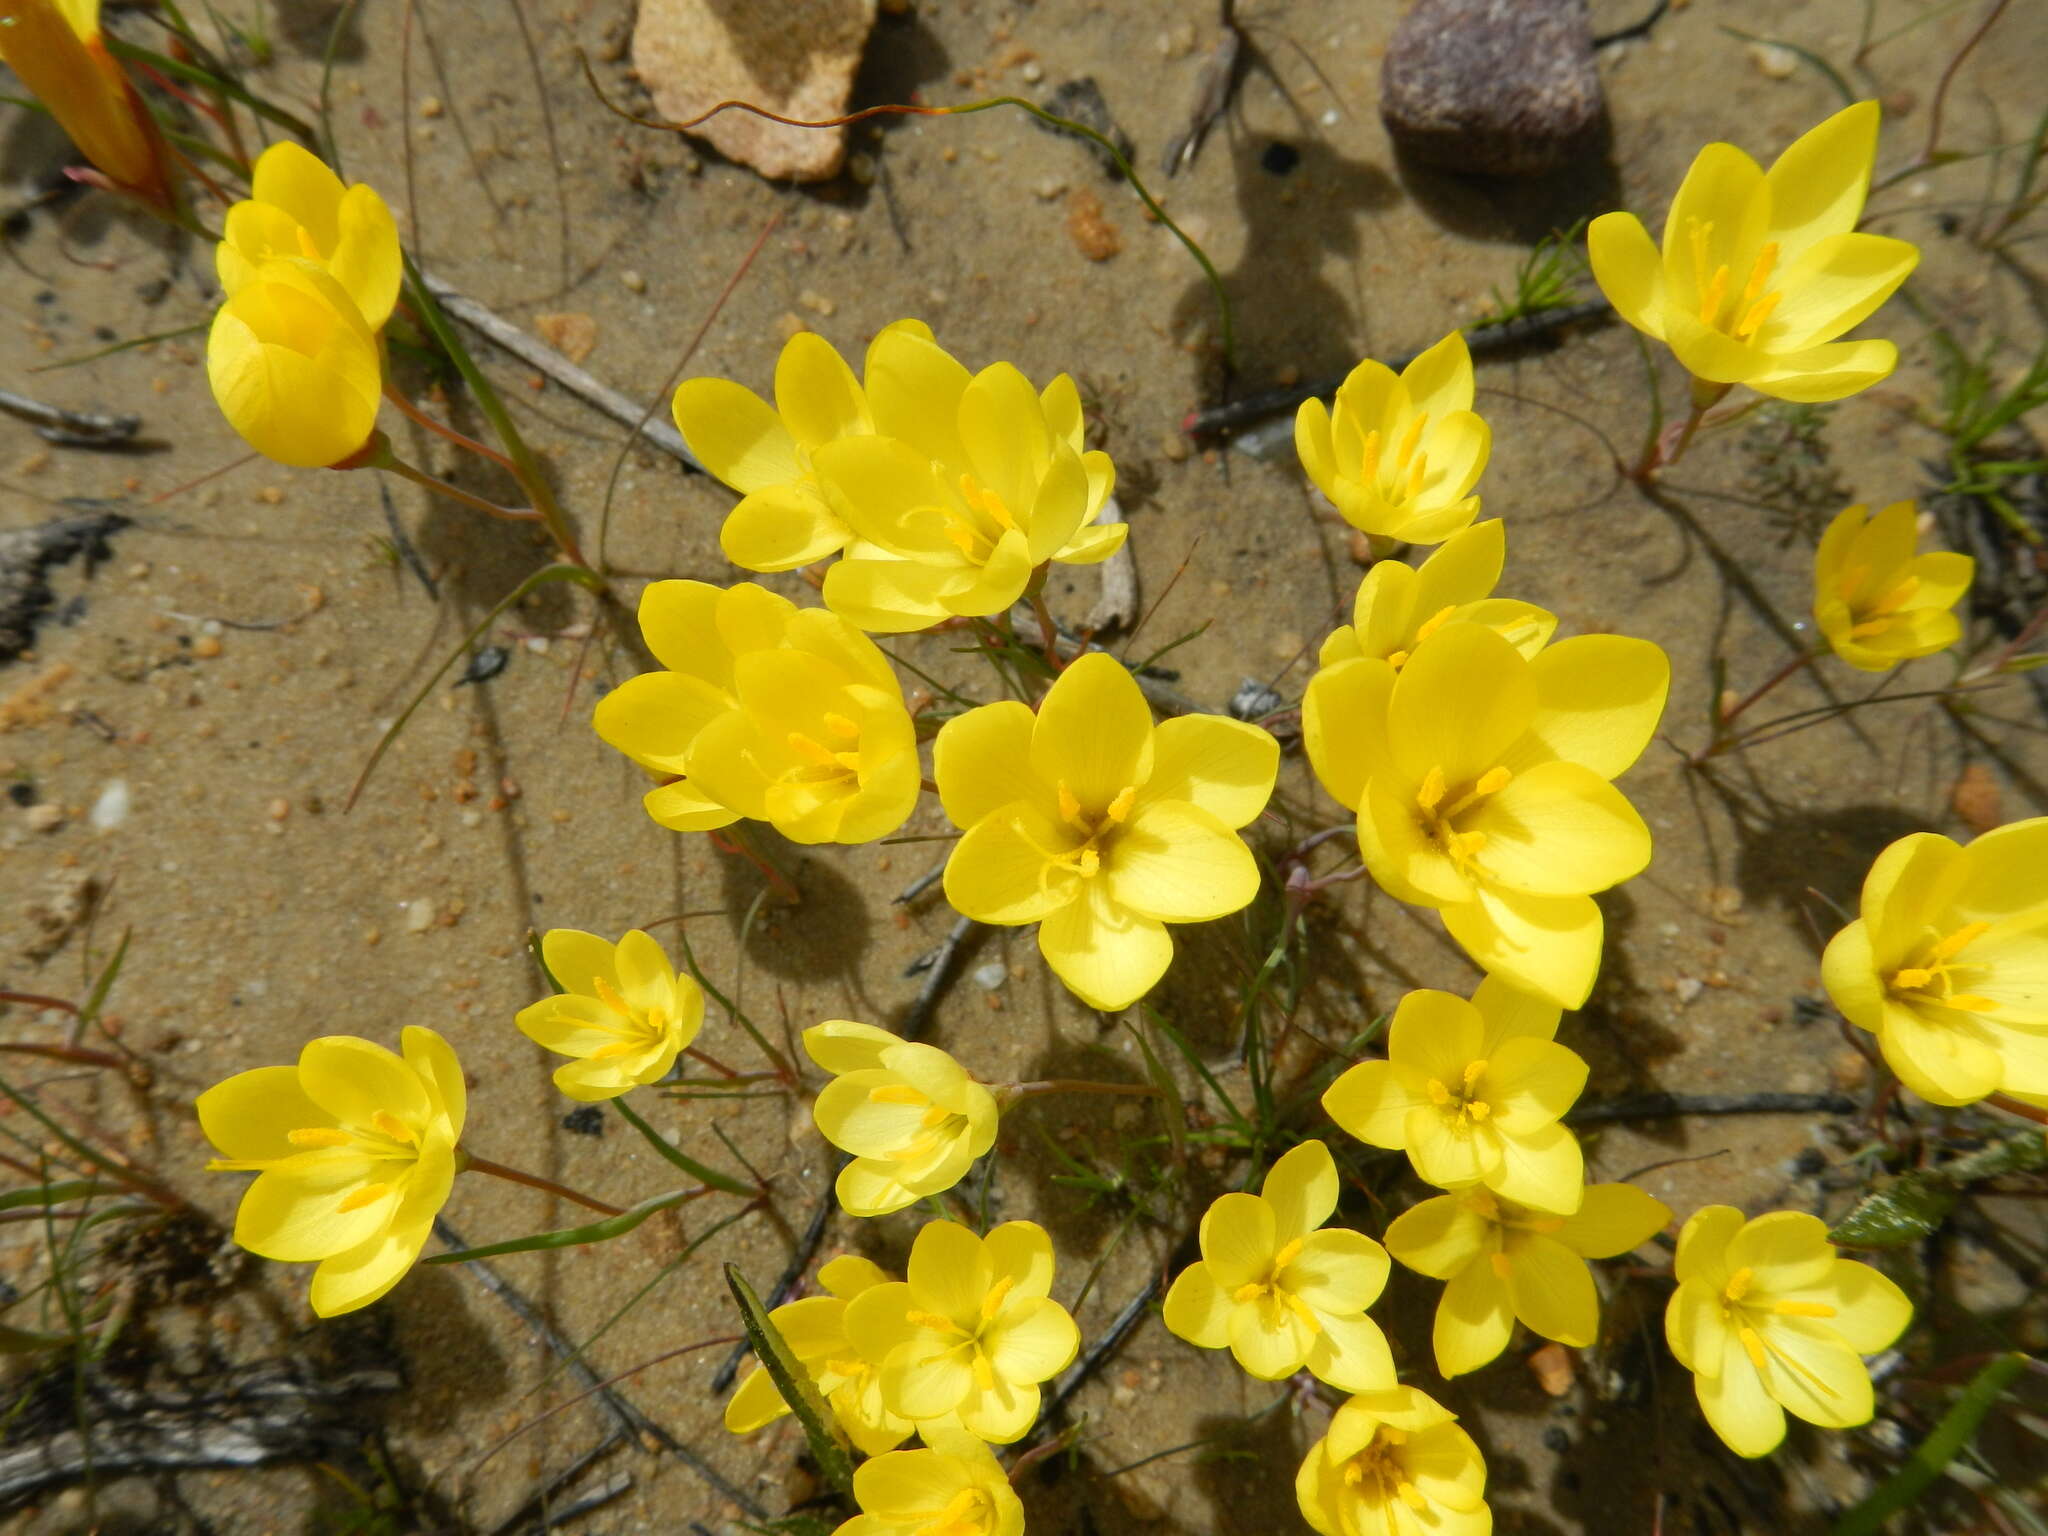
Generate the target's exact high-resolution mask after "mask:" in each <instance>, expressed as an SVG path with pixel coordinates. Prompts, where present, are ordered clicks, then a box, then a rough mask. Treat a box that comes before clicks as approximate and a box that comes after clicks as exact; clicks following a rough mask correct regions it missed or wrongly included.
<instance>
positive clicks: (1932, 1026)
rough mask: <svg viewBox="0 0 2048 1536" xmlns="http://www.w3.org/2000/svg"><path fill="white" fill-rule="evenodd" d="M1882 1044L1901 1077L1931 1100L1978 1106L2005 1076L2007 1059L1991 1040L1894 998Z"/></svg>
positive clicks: (1880, 1037)
mask: <svg viewBox="0 0 2048 1536" xmlns="http://www.w3.org/2000/svg"><path fill="white" fill-rule="evenodd" d="M1878 1046H1879V1048H1880V1049H1881V1050H1882V1051H1883V1052H1884V1059H1885V1065H1886V1066H1888V1067H1890V1068H1891V1069H1892V1071H1893V1072H1895V1073H1897V1074H1898V1077H1899V1081H1901V1082H1902V1083H1904V1084H1905V1085H1906V1086H1907V1087H1908V1088H1910V1089H1912V1090H1913V1091H1914V1092H1915V1093H1917V1094H1919V1095H1920V1097H1921V1098H1923V1099H1926V1100H1927V1101H1928V1102H1929V1103H1932V1104H1946V1105H1962V1104H1974V1103H1976V1102H1977V1101H1978V1100H1979V1099H1981V1098H1983V1097H1984V1096H1985V1095H1986V1094H1989V1093H1995V1092H1997V1090H1998V1087H1999V1085H2000V1084H2001V1083H2002V1082H2003V1081H2004V1079H2005V1062H2004V1060H2003V1059H2002V1058H2001V1057H2000V1055H1999V1053H1998V1051H1997V1050H1996V1049H1994V1048H1993V1047H1992V1045H1991V1044H1990V1043H1989V1042H1988V1041H1986V1040H1982V1039H1979V1038H1977V1037H1976V1036H1975V1035H1974V1034H1971V1033H1969V1032H1967V1031H1966V1030H1965V1029H1964V1028H1961V1027H1958V1026H1954V1025H1949V1024H1945V1023H1939V1024H1938V1023H1934V1022H1932V1021H1930V1020H1929V1019H1927V1018H1925V1017H1923V1016H1922V1015H1921V1013H1920V1012H1919V1011H1918V1010H1917V1009H1914V1008H1911V1007H1906V1006H1903V1005H1901V1004H1899V1003H1896V1002H1889V1001H1888V1002H1887V1003H1886V1005H1885V1010H1884V1020H1883V1023H1882V1024H1881V1025H1880V1026H1879V1032H1878Z"/></svg>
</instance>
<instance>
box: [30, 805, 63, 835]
mask: <svg viewBox="0 0 2048 1536" xmlns="http://www.w3.org/2000/svg"><path fill="white" fill-rule="evenodd" d="M22 820H24V821H26V822H27V823H28V829H29V831H31V832H54V831H56V830H57V829H58V828H59V827H61V826H63V825H64V807H63V806H61V805H55V804H52V803H51V802H50V801H47V800H46V801H44V802H43V803H42V804H41V805H32V806H30V807H29V808H28V810H27V811H25V812H24V813H23V814H22Z"/></svg>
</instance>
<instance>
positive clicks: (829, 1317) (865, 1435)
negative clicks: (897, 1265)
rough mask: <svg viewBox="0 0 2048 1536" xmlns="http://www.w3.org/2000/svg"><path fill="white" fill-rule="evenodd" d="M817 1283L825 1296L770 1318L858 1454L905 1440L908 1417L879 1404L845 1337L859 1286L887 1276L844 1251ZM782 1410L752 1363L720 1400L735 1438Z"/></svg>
mask: <svg viewBox="0 0 2048 1536" xmlns="http://www.w3.org/2000/svg"><path fill="white" fill-rule="evenodd" d="M818 1283H819V1284H820V1285H822V1286H824V1287H825V1291H826V1294H825V1295H823V1296H806V1297H804V1298H803V1299H802V1300H801V1301H792V1302H788V1303H786V1304H785V1305H783V1306H779V1307H777V1308H776V1309H775V1310H774V1311H773V1312H770V1313H769V1314H768V1316H769V1319H770V1321H772V1322H773V1323H774V1324H775V1328H776V1331H777V1332H778V1333H780V1334H781V1335H782V1339H783V1342H784V1343H786V1344H787V1345H789V1348H790V1352H791V1353H792V1354H794V1355H795V1356H796V1357H797V1360H798V1361H799V1362H800V1363H801V1364H802V1365H803V1367H804V1369H805V1370H806V1371H808V1372H809V1373H810V1377H811V1380H812V1381H813V1382H815V1383H817V1387H818V1393H819V1395H820V1396H821V1397H823V1398H824V1399H825V1401H826V1403H827V1405H829V1406H830V1408H831V1409H832V1416H833V1417H834V1418H835V1419H837V1420H838V1421H839V1426H840V1428H842V1429H844V1430H845V1431H846V1436H847V1438H848V1439H849V1440H851V1441H852V1442H853V1443H854V1445H855V1446H856V1447H858V1448H859V1450H860V1452H861V1454H862V1455H864V1456H879V1455H881V1454H882V1453H883V1452H884V1451H891V1450H894V1449H895V1448H896V1447H897V1446H899V1445H901V1444H902V1443H903V1442H904V1441H905V1440H907V1439H909V1438H910V1428H911V1426H910V1421H909V1420H908V1419H905V1418H902V1417H900V1416H898V1415H896V1414H893V1413H891V1412H890V1411H889V1410H888V1409H887V1408H885V1407H883V1406H882V1384H881V1378H880V1377H879V1376H878V1375H877V1374H876V1372H875V1368H874V1367H873V1366H872V1365H871V1364H869V1362H868V1361H867V1360H866V1359H865V1358H864V1357H863V1356H862V1355H861V1353H860V1351H858V1350H857V1349H855V1348H854V1347H853V1341H852V1340H851V1339H850V1338H848V1337H847V1334H846V1304H847V1303H848V1302H850V1301H852V1300H853V1298H854V1297H856V1296H858V1295H860V1294H861V1292H863V1291H868V1290H872V1289H874V1287H876V1286H878V1285H887V1284H889V1283H890V1281H889V1276H888V1273H887V1271H885V1270H884V1269H882V1268H881V1266H880V1265H877V1264H875V1263H872V1262H871V1261H869V1260H867V1259H863V1258H860V1257H858V1256H857V1255H854V1254H850V1253H846V1254H841V1255H840V1256H839V1257H838V1258H836V1259H831V1260H828V1261H827V1262H826V1263H824V1264H822V1265H820V1266H819V1269H818ZM788 1412H789V1404H788V1403H785V1402H784V1401H783V1400H782V1394H781V1393H780V1392H778V1391H776V1389H775V1380H774V1378H773V1377H771V1376H770V1375H769V1374H768V1373H767V1372H766V1371H764V1370H763V1369H761V1367H760V1366H758V1365H756V1366H755V1367H754V1369H753V1370H751V1371H749V1372H748V1373H747V1376H746V1379H745V1380H743V1381H742V1382H741V1383H740V1384H739V1390H737V1391H736V1392H734V1393H733V1395H732V1400H731V1401H730V1402H728V1403H727V1404H726V1405H725V1427H726V1428H727V1429H729V1430H731V1431H732V1432H733V1433H734V1434H736V1435H747V1434H752V1433H753V1432H754V1431H755V1430H757V1429H759V1428H761V1427H762V1426H763V1425H765V1424H771V1423H773V1422H774V1421H775V1420H777V1419H779V1418H781V1417H782V1416H783V1415H784V1414H785V1413H788ZM974 1443H975V1444H977V1445H979V1444H980V1442H979V1441H976V1442H974Z"/></svg>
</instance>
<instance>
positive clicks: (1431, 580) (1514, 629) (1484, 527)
mask: <svg viewBox="0 0 2048 1536" xmlns="http://www.w3.org/2000/svg"><path fill="white" fill-rule="evenodd" d="M1504 527H1505V525H1504V524H1503V523H1502V522H1501V520H1500V519H1499V518H1497V517H1496V518H1489V519H1488V520H1487V521H1486V522H1483V523H1474V524H1473V525H1472V526H1471V527H1470V528H1467V529H1465V530H1463V531H1462V532H1460V533H1454V534H1452V535H1451V536H1450V537H1449V538H1448V539H1446V540H1444V542H1443V545H1442V547H1440V548H1439V549H1438V550H1437V551H1436V553H1435V554H1433V555H1431V556H1430V557H1429V558H1428V559H1427V560H1425V561H1423V562H1422V564H1421V565H1420V566H1419V567H1418V566H1411V565H1406V564H1403V563H1402V562H1401V561H1399V560H1376V561H1374V562H1373V566H1372V569H1371V570H1369V571H1367V572H1366V573H1365V578H1364V579H1363V580H1362V581H1360V582H1359V584H1358V596H1357V598H1356V599H1355V600H1354V602H1353V604H1352V614H1351V622H1350V623H1349V624H1344V625H1340V626H1339V627H1338V628H1336V629H1333V630H1332V631H1330V635H1329V638H1328V639H1326V640H1324V641H1323V648H1322V652H1321V654H1320V656H1319V658H1318V659H1319V660H1320V661H1321V663H1322V664H1323V665H1324V666H1326V667H1334V666H1335V665H1336V664H1337V663H1338V662H1340V661H1350V660H1352V659H1354V658H1356V657H1360V656H1371V657H1374V658H1376V659H1377V660H1380V661H1384V662H1385V663H1386V664H1387V665H1388V666H1390V667H1392V668H1394V670H1395V671H1397V672H1398V671H1399V670H1400V669H1401V667H1402V666H1403V665H1404V664H1405V663H1406V662H1407V660H1408V658H1409V656H1410V655H1411V654H1413V652H1414V650H1415V647H1416V646H1418V645H1420V644H1421V643H1422V642H1423V641H1424V640H1426V639H1428V638H1429V637H1430V636H1431V635H1433V634H1435V633H1436V632H1437V631H1438V630H1439V629H1442V628H1443V627H1444V625H1446V624H1449V623H1452V622H1453V621H1460V622H1464V623H1470V624H1483V625H1485V626H1486V627H1487V628H1488V629H1491V630H1493V631H1495V632H1496V633H1498V634H1500V635H1501V636H1502V637H1503V638H1505V639H1506V640H1507V641H1508V642H1509V643H1510V644H1511V645H1513V646H1514V648H1515V649H1516V650H1518V651H1520V652H1521V653H1522V654H1523V655H1524V656H1534V655H1535V654H1536V653H1537V652H1538V651H1540V650H1542V649H1543V647H1544V646H1546V645H1547V644H1549V643H1550V637H1551V635H1552V633H1553V632H1554V631H1555V630H1556V629H1557V615H1555V614H1553V613H1548V612H1546V611H1545V610H1543V609H1541V608H1538V607H1537V606H1536V605H1535V604H1534V603H1525V602H1521V601H1519V600H1517V599H1515V598H1512V597H1495V596H1494V595H1493V588H1494V584H1495V583H1496V582H1498V581H1499V580H1500V572H1501V566H1502V564H1503V562H1504V561H1505V559H1506V556H1507V537H1506V534H1505V533H1504V531H1503V530H1504Z"/></svg>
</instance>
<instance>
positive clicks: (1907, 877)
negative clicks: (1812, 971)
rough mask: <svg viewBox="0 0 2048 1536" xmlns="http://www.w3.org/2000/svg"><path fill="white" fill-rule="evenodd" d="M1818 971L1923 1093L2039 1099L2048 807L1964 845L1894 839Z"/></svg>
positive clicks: (2047, 956) (2045, 1001) (1922, 836)
mask: <svg viewBox="0 0 2048 1536" xmlns="http://www.w3.org/2000/svg"><path fill="white" fill-rule="evenodd" d="M1821 980H1822V981H1823V982H1824V983H1825V984H1826V986H1827V989H1828V995H1829V996H1830V997H1831V998H1833V999H1834V1002H1835V1006H1836V1007H1837V1008H1839V1009H1841V1010H1842V1016H1843V1017H1844V1018H1846V1019H1847V1020H1848V1021H1849V1022H1850V1023H1851V1024H1854V1025H1855V1026H1856V1027H1857V1028H1858V1029H1863V1030H1868V1031H1869V1032H1870V1033H1871V1034H1874V1035H1875V1036H1877V1043H1878V1046H1879V1048H1880V1049H1881V1050H1882V1051H1883V1052H1884V1059H1885V1063H1886V1065H1888V1066H1889V1067H1890V1068H1891V1069H1892V1070H1893V1071H1894V1072H1896V1073H1898V1075H1899V1080H1900V1081H1901V1082H1903V1083H1904V1084H1905V1085H1906V1086H1907V1087H1908V1088H1910V1089H1912V1090H1913V1091H1914V1092H1915V1093H1917V1094H1919V1095H1920V1097H1921V1098H1923V1099H1926V1100H1928V1101H1929V1102H1930V1103H1934V1104H1973V1103H1975V1102H1976V1101H1977V1100H1979V1099H1981V1098H1983V1097H1984V1096H1985V1095H1986V1094H1989V1093H2006V1094H2010V1095H2011V1096H2013V1097H2014V1098H2018V1099H2022V1100H2025V1101H2026V1102H2028V1103H2033V1104H2042V1105H2048V817H2039V816H2037V817H2033V818H2031V819H2030V820H2027V821H2016V822H2013V823H2011V824H2010V825H2008V826H2003V827H1999V828H1996V829H1995V830H1993V831H1990V832H1986V833H1984V834H1983V835H1982V836H1981V837H1979V838H1977V839H1976V840H1975V841H1973V842H1971V843H1970V844H1968V845H1967V846H1963V847H1959V846H1957V844H1955V843H1954V842H1952V841H1951V840H1950V839H1948V838H1946V837H1942V836H1940V835H1938V834H1936V833H1933V832H1916V833H1914V834H1913V835H1912V836H1911V837H1902V838H1900V839H1899V840H1898V841H1897V842H1895V843H1893V844H1892V845H1891V846H1890V847H1889V848H1887V849H1885V851H1884V852H1883V853H1881V854H1879V855H1878V856H1877V862H1876V863H1874V864H1872V865H1871V866H1870V875H1869V877H1868V878H1867V879H1866V880H1865V881H1864V882H1863V901H1862V914H1861V916H1859V917H1858V918H1857V919H1856V921H1855V922H1853V923H1851V924H1849V926H1848V927H1846V928H1844V929H1843V930H1842V931H1841V932H1840V933H1838V934H1836V935H1835V937H1834V939H1833V941H1832V942H1830V943H1829V945H1828V947H1827V953H1826V954H1825V955H1823V956H1822V957H1821Z"/></svg>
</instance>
